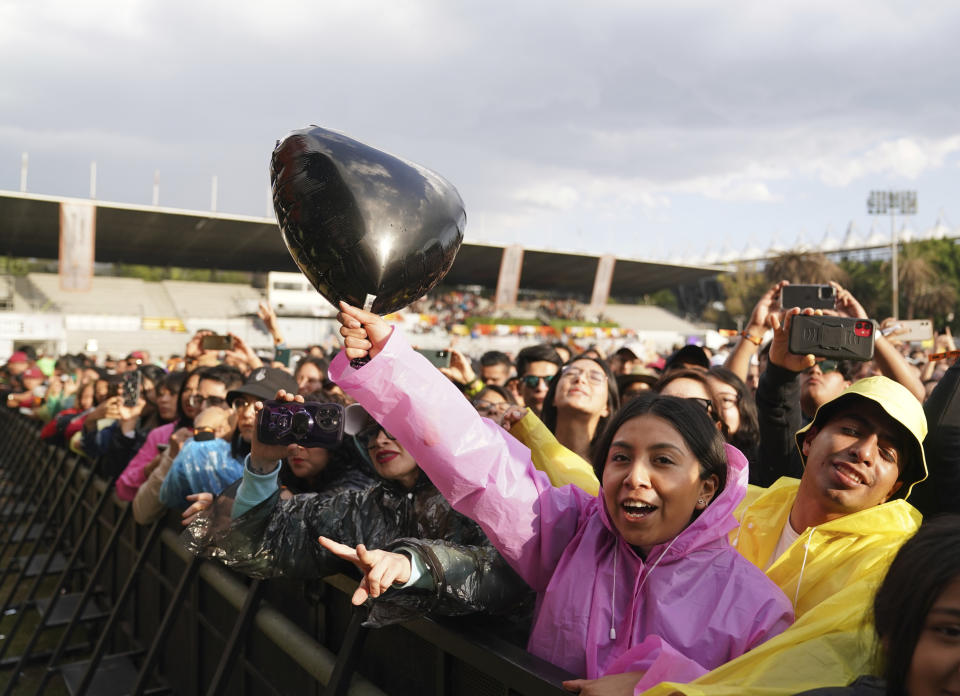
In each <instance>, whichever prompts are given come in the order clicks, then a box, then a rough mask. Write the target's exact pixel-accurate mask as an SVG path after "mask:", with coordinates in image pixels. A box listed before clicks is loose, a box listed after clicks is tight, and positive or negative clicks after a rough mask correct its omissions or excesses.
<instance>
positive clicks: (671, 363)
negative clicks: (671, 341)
mask: <svg viewBox="0 0 960 696" xmlns="http://www.w3.org/2000/svg"><path fill="white" fill-rule="evenodd" d="M685 365H692V366H696V367H702V368H703V369H705V370H709V369H710V359H709V358H708V357H707V354H706V352H704V350H703V348H701V347H700V346H694V345H686V346H684V347H683V348H681V349H680V350H678V351H677V352H676V353H674V354H673V355H671V356H670V357H669V358H667V366H666V369H668V370H671V369H673V368H675V367H683V366H685Z"/></svg>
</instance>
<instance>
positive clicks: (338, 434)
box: [257, 399, 344, 448]
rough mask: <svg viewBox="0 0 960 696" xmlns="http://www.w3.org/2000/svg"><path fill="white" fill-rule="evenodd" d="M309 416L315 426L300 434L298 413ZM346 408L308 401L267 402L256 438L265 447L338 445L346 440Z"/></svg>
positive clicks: (260, 416)
mask: <svg viewBox="0 0 960 696" xmlns="http://www.w3.org/2000/svg"><path fill="white" fill-rule="evenodd" d="M298 413H306V414H309V415H310V417H311V418H312V419H313V420H314V424H313V426H312V427H310V428H309V429H305V430H304V431H303V432H299V433H298V432H297V427H296V425H295V423H294V417H295V414H298ZM343 427H344V408H343V406H341V405H340V404H324V403H320V402H318V401H307V402H304V403H302V404H300V403H297V402H295V401H274V400H272V399H271V400H269V401H264V402H263V410H262V411H260V414H259V415H258V416H257V439H258V440H259V441H260V442H262V443H263V444H265V445H290V444H293V443H297V444H299V445H301V446H303V447H327V448H332V447H336V446H338V445H339V444H340V443H341V442H342V441H343Z"/></svg>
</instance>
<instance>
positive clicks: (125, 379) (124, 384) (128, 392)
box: [120, 370, 143, 408]
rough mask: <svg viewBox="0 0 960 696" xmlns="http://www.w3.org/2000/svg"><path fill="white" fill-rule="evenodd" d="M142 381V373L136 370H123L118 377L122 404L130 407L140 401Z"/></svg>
mask: <svg viewBox="0 0 960 696" xmlns="http://www.w3.org/2000/svg"><path fill="white" fill-rule="evenodd" d="M142 383H143V375H141V374H140V372H139V371H138V370H133V371H130V372H124V373H123V375H121V377H120V396H122V397H123V405H124V406H126V407H127V408H131V407H133V406H136V405H137V402H138V401H140V387H141V385H142Z"/></svg>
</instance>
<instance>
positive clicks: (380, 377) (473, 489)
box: [331, 304, 793, 693]
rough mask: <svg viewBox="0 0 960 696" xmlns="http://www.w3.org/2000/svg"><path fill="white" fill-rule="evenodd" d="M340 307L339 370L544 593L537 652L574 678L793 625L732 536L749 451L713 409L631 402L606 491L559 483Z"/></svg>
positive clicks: (619, 684)
mask: <svg viewBox="0 0 960 696" xmlns="http://www.w3.org/2000/svg"><path fill="white" fill-rule="evenodd" d="M338 318H339V319H340V321H341V323H342V324H343V328H342V329H341V334H342V335H343V336H344V337H345V341H344V345H345V346H346V350H345V351H344V352H343V354H341V355H339V356H337V358H336V359H335V360H334V362H333V364H332V365H331V377H332V378H333V379H334V381H336V382H337V383H338V384H340V386H341V387H342V388H343V389H344V390H345V391H346V392H347V393H348V394H350V395H351V396H353V397H354V398H356V399H357V400H358V401H359V402H360V403H361V404H362V405H363V406H364V407H365V408H366V409H368V410H369V411H371V413H372V415H374V417H376V418H377V419H378V421H379V422H380V423H381V424H383V425H384V426H385V427H387V428H388V429H389V430H390V432H391V433H392V434H393V435H394V436H395V437H396V438H397V441H398V442H399V443H400V444H402V445H403V446H404V447H405V448H407V449H408V450H409V451H410V452H411V453H412V454H413V455H414V457H415V458H416V459H417V461H418V463H419V464H420V467H421V468H422V469H423V470H424V471H425V472H426V473H427V474H428V475H429V476H430V478H431V480H432V481H433V482H434V483H435V485H436V486H437V487H438V488H439V489H440V490H441V492H442V493H443V494H444V496H445V497H446V498H447V500H449V501H450V503H451V504H452V505H453V506H454V509H456V510H459V511H460V512H462V513H463V514H466V515H467V516H469V517H471V518H473V519H475V520H476V521H477V522H478V523H479V524H480V525H481V526H482V527H483V529H484V531H485V532H486V533H487V536H488V537H489V538H490V540H491V541H492V542H493V544H494V546H496V547H497V549H498V550H499V551H500V553H501V554H502V555H503V556H504V557H505V558H506V559H507V561H508V562H509V563H510V565H511V566H512V567H513V568H514V569H515V570H516V571H517V572H518V573H519V574H520V576H521V577H522V578H523V579H524V580H525V581H526V582H527V583H528V584H529V585H530V587H532V588H533V589H534V591H536V592H537V593H538V613H537V616H536V618H535V621H534V628H533V632H532V634H531V636H530V641H529V644H528V649H529V650H530V651H531V652H532V653H534V654H536V655H538V656H540V657H542V658H544V659H547V660H550V661H551V662H553V663H555V664H557V665H559V666H560V667H563V668H565V669H567V670H568V671H570V672H572V673H574V674H579V675H583V676H584V677H585V679H583V680H573V681H571V682H567V683H566V684H565V686H566V687H567V688H568V689H570V690H575V691H580V690H586V691H591V690H593V689H595V688H597V684H598V682H600V681H601V680H604V679H605V680H606V682H605V684H606V685H609V686H610V687H611V688H612V689H613V690H614V692H622V693H633V690H634V688H637V687H640V686H647V685H653V684H656V683H659V682H660V681H663V680H668V679H669V680H674V681H688V680H690V679H694V678H696V677H697V676H699V675H701V674H703V673H704V672H706V671H707V670H709V669H712V668H713V667H716V666H718V665H720V664H723V663H724V662H726V661H728V660H730V659H733V658H734V657H737V656H739V655H741V654H743V653H745V652H746V651H748V650H750V649H751V648H753V647H754V646H756V645H758V644H760V643H762V642H763V641H765V640H767V639H768V638H770V637H772V636H774V635H776V634H778V633H780V632H781V631H783V630H784V629H785V628H786V627H787V626H789V625H790V623H791V622H792V619H793V613H792V609H791V607H790V604H789V602H788V601H787V599H786V598H785V597H784V596H783V594H782V593H781V592H780V590H779V589H778V588H777V587H776V586H775V585H774V584H773V583H772V582H771V581H770V580H769V579H767V578H766V576H765V575H763V573H762V572H761V571H760V570H759V569H757V568H756V567H754V566H753V565H752V564H750V563H749V562H748V561H746V559H744V558H742V557H741V556H740V555H739V554H738V553H737V552H736V551H735V550H734V549H732V548H731V547H730V545H729V542H728V541H727V534H728V532H729V531H730V530H731V529H732V528H733V527H734V526H735V525H736V521H735V520H734V518H733V515H732V512H733V510H734V508H735V507H736V505H737V504H738V503H739V502H740V500H742V499H743V496H744V494H745V492H746V478H747V471H746V461H745V459H744V458H743V456H742V455H741V454H740V453H739V452H738V451H737V450H736V449H734V448H732V447H725V445H724V444H723V442H722V439H721V437H720V435H719V433H718V432H717V429H716V427H715V426H714V425H713V423H712V422H711V420H710V418H709V416H708V415H707V414H706V413H705V412H704V411H703V410H702V409H701V408H700V407H698V406H697V405H695V404H693V403H688V402H686V401H685V400H682V399H673V398H666V397H656V396H651V397H648V398H640V399H638V400H636V401H634V402H631V404H629V405H628V406H627V407H626V408H625V409H623V410H622V411H620V412H619V413H617V415H616V416H615V417H614V419H613V420H612V422H611V423H610V424H609V426H608V427H607V429H606V431H605V432H604V434H603V436H602V438H601V439H600V440H599V441H598V442H597V446H596V449H595V455H594V458H593V464H594V467H595V470H596V472H597V476H598V478H599V479H600V481H601V491H600V494H599V495H598V496H591V495H589V494H587V493H585V492H583V491H581V490H580V489H578V488H577V487H575V486H565V487H563V488H555V487H553V486H552V485H551V484H550V482H549V480H548V479H547V477H546V475H545V474H543V473H541V472H539V471H537V470H536V469H535V468H534V467H533V464H532V462H531V461H530V453H529V450H527V449H526V448H525V447H523V446H522V445H520V444H519V443H518V442H517V441H516V440H514V439H513V438H511V437H509V436H508V435H507V434H506V433H505V432H504V431H503V430H502V429H501V428H498V427H497V426H495V425H493V424H492V423H490V422H489V421H485V420H484V419H482V418H480V417H479V415H478V414H477V413H476V411H474V410H473V409H472V408H470V406H469V404H468V403H467V402H466V401H465V400H463V398H462V397H461V396H460V394H459V392H457V390H456V389H454V388H453V387H450V386H448V385H447V384H446V382H445V381H444V380H443V378H442V377H440V376H438V375H437V374H436V371H435V370H433V368H432V367H430V366H429V364H428V363H426V362H425V361H423V360H421V359H419V358H418V357H417V356H416V354H415V353H414V352H413V351H412V350H411V349H410V347H409V346H408V345H407V344H406V342H405V341H404V339H403V337H402V336H400V335H398V334H397V333H395V332H393V333H392V328H391V327H390V326H389V325H387V324H386V323H384V322H383V320H382V319H381V318H380V317H378V316H376V315H374V314H371V313H369V312H364V311H362V310H359V309H356V308H353V307H350V306H348V305H345V304H341V313H340V315H339V317H338ZM366 357H369V358H371V360H370V362H369V363H368V364H365V365H363V366H362V367H359V369H354V368H352V367H351V366H350V364H349V363H350V359H358V358H366ZM398 384H402V385H404V386H403V389H401V388H400V387H398V386H397V385H398ZM414 582H416V581H414Z"/></svg>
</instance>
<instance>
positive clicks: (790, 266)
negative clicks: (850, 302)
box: [764, 251, 849, 285]
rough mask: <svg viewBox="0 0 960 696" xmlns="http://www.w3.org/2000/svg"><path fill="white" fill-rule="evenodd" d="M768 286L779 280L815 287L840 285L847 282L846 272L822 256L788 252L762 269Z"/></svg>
mask: <svg viewBox="0 0 960 696" xmlns="http://www.w3.org/2000/svg"><path fill="white" fill-rule="evenodd" d="M764 273H766V276H767V282H768V283H769V284H773V283H776V282H777V281H780V280H789V281H790V282H791V283H794V284H796V283H803V284H808V285H816V284H820V283H826V282H827V281H829V280H835V281H837V282H838V283H840V284H841V285H846V284H847V283H848V281H849V278H848V277H847V274H846V272H845V271H844V270H843V269H842V268H841V267H840V266H838V265H837V264H836V263H834V262H833V261H831V260H830V259H828V258H827V257H826V256H824V255H823V254H821V253H819V252H817V253H812V254H808V253H799V252H795V251H788V252H787V253H785V254H781V255H780V256H777V257H775V258H772V259H770V261H769V262H768V263H767V265H766V267H765V268H764Z"/></svg>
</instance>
